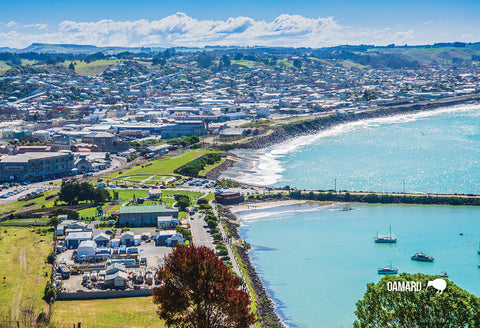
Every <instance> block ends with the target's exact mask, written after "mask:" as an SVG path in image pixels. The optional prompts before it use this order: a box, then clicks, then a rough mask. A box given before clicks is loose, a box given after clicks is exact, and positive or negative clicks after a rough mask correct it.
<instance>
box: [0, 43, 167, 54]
mask: <svg viewBox="0 0 480 328" xmlns="http://www.w3.org/2000/svg"><path fill="white" fill-rule="evenodd" d="M159 50H163V48H144V47H133V48H129V47H97V46H91V45H81V44H50V43H32V44H31V45H29V46H28V47H26V48H23V49H14V48H0V52H15V53H25V52H36V53H49V54H52V53H53V54H55V53H56V54H60V53H62V54H84V55H88V54H93V53H96V52H103V53H105V54H116V53H119V52H122V51H129V52H134V53H135V52H150V51H159Z"/></svg>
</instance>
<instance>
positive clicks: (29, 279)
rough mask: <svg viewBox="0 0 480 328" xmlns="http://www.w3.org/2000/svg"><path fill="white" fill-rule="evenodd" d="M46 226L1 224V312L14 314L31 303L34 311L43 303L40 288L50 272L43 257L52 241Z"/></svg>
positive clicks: (12, 316)
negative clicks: (18, 226)
mask: <svg viewBox="0 0 480 328" xmlns="http://www.w3.org/2000/svg"><path fill="white" fill-rule="evenodd" d="M47 230H48V228H36V229H33V228H16V227H1V228H0V253H1V254H2V256H0V267H1V268H2V271H1V273H0V290H1V291H2V292H1V293H0V309H1V310H0V313H1V314H3V315H6V316H9V317H11V318H15V317H18V315H19V313H20V312H21V311H22V310H26V309H28V308H29V307H30V306H31V307H32V309H33V310H34V313H37V314H38V313H39V312H40V310H41V309H42V308H43V307H44V304H45V303H44V301H43V300H42V297H43V290H44V288H45V284H46V282H47V281H48V280H49V277H50V274H51V266H50V265H48V264H46V262H45V261H46V258H47V255H48V254H49V253H50V251H51V249H52V243H53V240H52V239H53V236H52V232H47ZM40 232H41V233H40ZM2 312H3V313H2Z"/></svg>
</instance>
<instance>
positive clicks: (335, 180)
mask: <svg viewBox="0 0 480 328" xmlns="http://www.w3.org/2000/svg"><path fill="white" fill-rule="evenodd" d="M333 181H334V182H335V189H334V190H335V193H337V178H335V179H333Z"/></svg>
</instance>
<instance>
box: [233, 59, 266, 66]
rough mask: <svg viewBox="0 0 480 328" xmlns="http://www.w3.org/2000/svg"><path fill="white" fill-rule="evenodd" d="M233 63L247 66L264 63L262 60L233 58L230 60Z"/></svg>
mask: <svg viewBox="0 0 480 328" xmlns="http://www.w3.org/2000/svg"><path fill="white" fill-rule="evenodd" d="M230 62H231V64H232V65H240V66H246V67H252V66H255V65H263V64H262V63H260V62H256V61H253V60H244V59H242V60H231V61H230Z"/></svg>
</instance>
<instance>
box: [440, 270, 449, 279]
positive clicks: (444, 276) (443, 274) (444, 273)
mask: <svg viewBox="0 0 480 328" xmlns="http://www.w3.org/2000/svg"><path fill="white" fill-rule="evenodd" d="M440 277H442V278H448V273H447V271H442V273H440Z"/></svg>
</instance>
